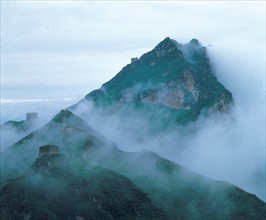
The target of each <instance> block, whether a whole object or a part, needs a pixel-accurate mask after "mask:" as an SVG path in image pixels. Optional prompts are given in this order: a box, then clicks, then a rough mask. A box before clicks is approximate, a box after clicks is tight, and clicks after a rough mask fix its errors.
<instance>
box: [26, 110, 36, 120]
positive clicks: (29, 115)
mask: <svg viewBox="0 0 266 220" xmlns="http://www.w3.org/2000/svg"><path fill="white" fill-rule="evenodd" d="M37 118H38V113H36V112H29V113H27V114H26V121H32V120H35V119H37Z"/></svg>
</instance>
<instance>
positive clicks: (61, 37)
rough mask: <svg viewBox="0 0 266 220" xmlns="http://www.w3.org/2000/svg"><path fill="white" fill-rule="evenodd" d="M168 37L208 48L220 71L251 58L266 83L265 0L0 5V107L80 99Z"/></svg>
mask: <svg viewBox="0 0 266 220" xmlns="http://www.w3.org/2000/svg"><path fill="white" fill-rule="evenodd" d="M167 36H169V37H170V38H173V39H175V40H177V41H178V42H180V43H187V42H189V41H190V40H191V39H192V38H197V39H199V41H200V42H201V43H202V44H203V45H204V46H208V45H211V47H208V50H209V52H210V54H213V56H214V59H215V60H213V62H214V63H215V62H218V64H219V62H220V65H221V64H222V62H221V60H222V61H223V62H224V63H225V64H227V63H230V62H232V61H237V62H239V63H241V62H242V63H245V61H246V60H245V59H244V60H243V59H242V58H243V57H245V56H249V54H250V55H252V56H251V57H250V59H249V61H250V63H253V65H251V66H250V65H249V66H248V67H250V68H251V70H252V71H253V73H252V74H253V77H255V78H259V80H257V82H261V81H262V80H261V79H263V78H262V75H264V71H265V65H264V62H265V53H264V49H265V2H264V1H257V2H256V1H246V2H245V1H228V2H226V1H216V2H211V1H203V2H201V1H190V2H189V1H186V2H185V1H184V2H183V1H169V2H167V1H161V2H160V1H155V2H153V1H146V2H140V1H136V2H133V1H132V2H131V1H130V2H129V1H128V2H122V1H100V2H96V1H95V2H89V1H1V102H2V103H7V102H10V99H14V100H16V99H26V100H27V99H30V98H34V99H39V98H41V99H49V98H51V97H58V98H71V97H78V98H80V97H82V96H84V95H86V94H87V93H88V92H90V91H91V90H93V89H96V88H98V87H100V86H101V84H103V83H104V82H106V81H107V80H109V79H111V78H112V77H113V76H114V75H115V74H116V73H117V72H118V71H120V70H121V69H122V68H123V66H125V65H126V64H127V63H129V61H130V58H131V57H135V56H138V57H139V56H141V55H142V54H143V53H144V52H147V51H149V50H151V49H152V48H154V47H155V46H156V45H157V44H158V43H159V42H160V41H161V40H163V39H164V38H165V37H167ZM244 54H245V56H244ZM254 54H256V57H254ZM219 57H222V59H220V61H219ZM226 58H228V59H227V60H226ZM254 62H255V63H254ZM229 66H230V65H229ZM217 74H218V76H219V73H217ZM254 74H256V76H254ZM257 76H259V77H257ZM237 77H239V75H237V74H236V75H235V76H233V79H236V78H237ZM220 79H221V81H222V82H223V81H224V83H225V84H226V83H227V84H228V86H229V89H230V82H228V80H227V78H226V76H225V79H223V76H221V77H220ZM232 83H233V84H234V83H235V82H234V81H231V84H232ZM260 86H261V85H260ZM14 102H15V101H14Z"/></svg>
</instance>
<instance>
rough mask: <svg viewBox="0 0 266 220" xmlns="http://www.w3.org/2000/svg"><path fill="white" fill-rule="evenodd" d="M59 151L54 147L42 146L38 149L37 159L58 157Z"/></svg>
mask: <svg viewBox="0 0 266 220" xmlns="http://www.w3.org/2000/svg"><path fill="white" fill-rule="evenodd" d="M59 154H60V150H59V147H58V146H56V145H44V146H41V147H39V157H43V156H45V155H59Z"/></svg>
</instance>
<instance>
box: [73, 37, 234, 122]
mask: <svg viewBox="0 0 266 220" xmlns="http://www.w3.org/2000/svg"><path fill="white" fill-rule="evenodd" d="M86 100H89V101H91V102H93V103H94V104H95V105H96V106H97V107H105V108H106V107H110V108H111V109H112V111H117V110H119V109H122V108H125V106H130V108H132V106H134V107H137V109H138V110H139V109H144V108H148V109H153V110H154V111H156V109H160V110H161V109H164V110H165V111H168V112H169V111H171V112H172V113H173V112H174V115H175V118H174V119H175V121H177V122H179V123H182V122H185V123H186V122H189V121H193V120H195V119H196V118H197V117H198V116H199V115H201V114H203V115H206V114H208V113H210V112H225V111H227V110H228V109H229V106H230V104H231V103H232V101H233V98H232V94H231V93H230V92H229V91H228V90H227V89H226V88H225V87H224V86H223V85H222V84H221V83H220V82H219V81H218V80H217V78H216V76H215V75H214V73H213V71H212V69H211V66H210V62H209V58H208V55H207V50H206V48H205V47H203V46H201V44H200V43H199V42H198V40H196V39H193V40H191V41H190V42H189V43H188V44H179V43H177V42H176V41H174V40H172V39H170V38H169V37H167V38H165V39H164V40H163V41H162V42H160V43H159V44H158V45H157V46H156V47H155V48H154V49H153V50H151V51H150V52H148V53H146V54H144V55H142V56H141V57H140V58H139V59H137V60H134V62H132V63H130V64H128V65H127V66H125V67H124V68H123V69H122V70H121V71H120V72H119V73H118V74H117V75H116V76H115V77H114V78H112V79H111V80H110V81H108V82H106V83H105V84H103V85H102V87H101V88H100V89H98V90H94V91H92V92H91V93H89V94H88V95H86V97H85V99H84V100H83V101H81V103H82V102H85V101H86ZM77 106H78V105H76V106H74V107H77ZM172 113H171V114H172Z"/></svg>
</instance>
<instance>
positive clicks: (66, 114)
mask: <svg viewBox="0 0 266 220" xmlns="http://www.w3.org/2000/svg"><path fill="white" fill-rule="evenodd" d="M72 117H76V118H78V119H79V117H78V116H76V115H75V114H73V113H72V112H71V111H69V110H67V109H63V110H61V111H60V112H59V113H58V114H57V115H56V116H55V117H54V118H53V119H52V121H54V122H64V121H65V120H66V119H69V118H72Z"/></svg>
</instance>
